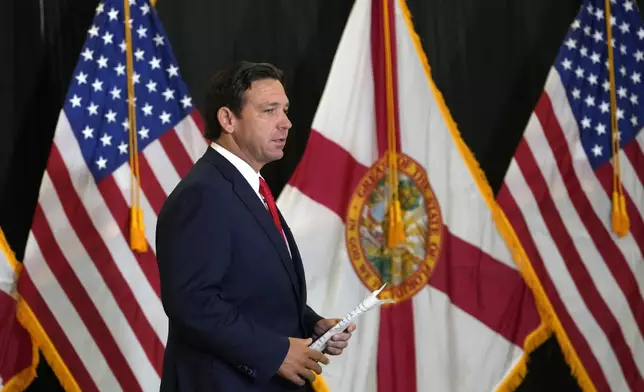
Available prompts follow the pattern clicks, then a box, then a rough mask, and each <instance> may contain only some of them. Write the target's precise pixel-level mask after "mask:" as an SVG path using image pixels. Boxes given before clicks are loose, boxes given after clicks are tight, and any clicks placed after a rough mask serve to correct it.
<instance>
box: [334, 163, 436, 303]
mask: <svg viewBox="0 0 644 392" xmlns="http://www.w3.org/2000/svg"><path fill="white" fill-rule="evenodd" d="M397 162H398V199H399V201H400V210H401V218H402V219H401V220H402V222H403V229H404V236H403V237H404V239H403V240H402V242H399V243H398V244H397V245H395V246H393V247H392V248H390V247H388V246H387V238H388V225H389V213H388V210H389V208H388V206H389V203H388V200H389V185H388V182H387V178H388V172H389V168H388V158H387V154H385V155H384V156H383V157H382V158H380V160H378V161H377V162H376V164H375V165H373V166H372V167H371V168H370V169H369V170H368V171H367V173H365V175H364V176H363V177H362V179H361V180H360V182H359V183H358V186H357V187H356V189H355V191H354V193H353V197H352V198H351V201H350V202H349V209H348V211H347V219H346V244H347V250H348V253H349V259H351V263H352V264H353V267H354V269H355V271H356V273H357V274H358V277H359V278H360V280H361V281H362V283H363V284H364V285H365V286H366V287H367V288H368V289H369V290H370V291H374V290H377V289H378V288H380V287H381V286H382V285H383V284H384V283H385V282H386V283H388V284H387V287H385V289H384V290H383V291H382V292H381V293H380V298H382V299H388V298H392V299H394V300H395V301H396V302H401V301H404V300H406V299H409V298H411V297H412V296H413V295H414V294H416V293H417V292H418V291H420V290H421V289H422V288H423V287H424V286H425V285H426V284H427V282H428V281H429V277H430V276H431V273H432V271H433V269H434V265H435V264H436V262H437V260H438V257H439V255H440V251H441V245H442V234H443V221H442V217H441V212H440V207H439V205H438V200H436V197H435V195H434V191H433V190H432V187H431V185H430V183H429V179H428V178H427V173H426V172H425V170H424V168H423V167H422V166H421V165H420V164H419V163H417V162H416V161H414V160H413V159H412V158H410V157H408V156H406V155H404V154H402V153H398V159H397Z"/></svg>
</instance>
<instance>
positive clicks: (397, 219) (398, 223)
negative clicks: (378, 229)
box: [387, 200, 405, 249]
mask: <svg viewBox="0 0 644 392" xmlns="http://www.w3.org/2000/svg"><path fill="white" fill-rule="evenodd" d="M404 240H405V230H404V225H403V221H402V211H401V209H400V200H392V202H391V203H390V204H389V227H388V234H387V247H388V248H390V249H392V248H395V247H396V246H398V244H400V243H402V242H403V241H404Z"/></svg>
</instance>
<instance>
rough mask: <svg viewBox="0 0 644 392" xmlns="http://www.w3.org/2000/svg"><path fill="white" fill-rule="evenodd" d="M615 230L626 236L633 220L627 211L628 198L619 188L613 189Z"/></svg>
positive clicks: (620, 235) (619, 234) (621, 235)
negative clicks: (621, 193) (619, 191)
mask: <svg viewBox="0 0 644 392" xmlns="http://www.w3.org/2000/svg"><path fill="white" fill-rule="evenodd" d="M612 218H613V231H614V232H615V234H617V235H618V236H619V237H625V236H626V235H628V232H629V231H630V226H631V222H630V219H629V217H628V212H627V211H626V199H625V198H624V195H620V194H619V193H618V192H617V190H615V191H613V213H612Z"/></svg>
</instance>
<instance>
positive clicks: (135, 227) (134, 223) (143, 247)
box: [130, 206, 148, 252]
mask: <svg viewBox="0 0 644 392" xmlns="http://www.w3.org/2000/svg"><path fill="white" fill-rule="evenodd" d="M130 246H131V248H132V250H136V251H138V252H147V251H148V241H147V240H146V239H145V225H144V224H143V210H142V209H141V208H139V207H136V206H132V208H131V210H130Z"/></svg>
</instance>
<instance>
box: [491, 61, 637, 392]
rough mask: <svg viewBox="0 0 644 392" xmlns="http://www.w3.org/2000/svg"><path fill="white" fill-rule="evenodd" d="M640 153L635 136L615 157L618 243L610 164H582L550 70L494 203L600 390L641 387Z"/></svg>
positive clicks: (561, 94) (584, 160)
mask: <svg viewBox="0 0 644 392" xmlns="http://www.w3.org/2000/svg"><path fill="white" fill-rule="evenodd" d="M553 146H556V147H553ZM643 147H644V132H639V135H638V136H637V139H636V140H634V141H632V142H631V143H630V144H629V145H627V146H626V147H625V148H624V153H623V154H621V176H622V181H623V185H624V190H625V193H626V194H627V208H628V213H629V217H630V221H631V227H630V232H629V234H628V235H627V236H626V237H624V238H619V237H617V236H616V235H615V234H614V233H613V232H612V228H611V227H612V226H611V210H612V206H611V197H612V190H613V188H612V175H613V167H612V166H611V164H606V165H604V166H603V167H601V168H599V169H598V170H595V171H593V169H592V168H591V166H590V164H589V162H588V159H587V157H586V154H585V152H584V150H583V148H582V145H581V141H580V139H579V129H578V127H577V124H576V121H575V118H574V116H573V113H572V110H571V108H570V105H569V102H568V100H567V98H566V92H565V90H564V86H563V84H562V82H561V78H560V76H559V74H558V73H557V71H556V69H554V68H553V69H552V70H551V72H550V74H549V76H548V79H547V82H546V86H545V90H544V92H543V93H542V96H541V98H540V99H539V102H538V104H537V107H536V108H535V110H534V112H533V114H532V116H531V118H530V121H529V123H528V126H527V129H526V131H525V134H524V136H523V139H522V140H521V142H520V145H519V147H518V149H517V152H516V153H515V156H514V158H513V160H512V163H511V165H510V168H509V170H508V172H507V175H506V178H505V181H504V185H503V188H502V190H501V191H500V193H499V195H498V197H497V199H498V201H499V203H500V205H501V206H502V208H503V209H504V210H505V213H506V214H507V216H508V218H509V220H510V222H511V223H512V225H513V226H514V227H515V230H516V232H517V235H518V237H519V239H520V240H521V242H522V244H523V246H524V247H525V250H526V253H527V255H528V256H529V258H530V261H531V263H532V265H533V267H534V269H535V272H536V273H537V276H538V278H539V280H540V281H541V283H542V285H543V287H544V289H545V291H546V294H547V295H548V298H549V299H550V301H551V303H552V305H553V307H554V309H555V312H556V313H557V316H558V317H559V319H560V321H561V323H562V325H563V327H564V329H565V331H566V333H567V335H568V337H569V339H570V342H571V344H572V346H573V348H574V349H575V351H576V352H577V354H578V356H579V358H580V361H581V363H582V364H583V366H584V367H585V369H586V371H587V372H588V374H589V375H590V378H591V380H592V382H593V384H594V385H595V387H596V388H597V390H599V391H608V390H612V391H640V390H644V379H643V375H644V295H643V294H644V291H643V289H644V263H643V261H644V258H643V257H642V255H643V254H644V222H643V220H642V216H643V214H642V213H643V212H644V211H643V210H644V190H643V188H642V180H643V179H644V155H643V153H642V150H643Z"/></svg>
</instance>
